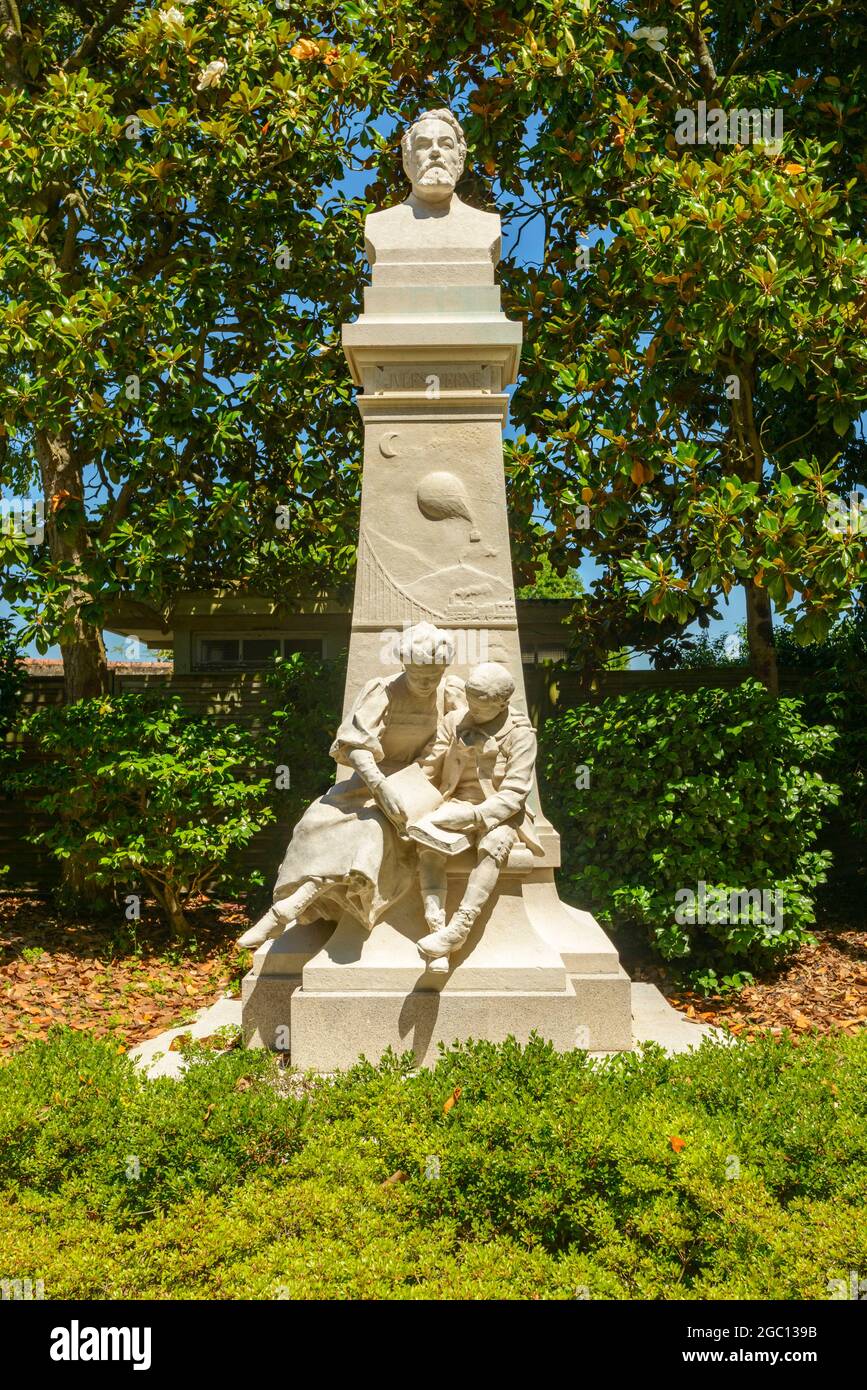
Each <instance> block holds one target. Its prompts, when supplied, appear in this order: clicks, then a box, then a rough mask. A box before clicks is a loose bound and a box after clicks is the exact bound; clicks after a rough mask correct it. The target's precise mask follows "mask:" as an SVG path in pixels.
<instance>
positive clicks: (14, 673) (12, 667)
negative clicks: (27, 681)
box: [0, 618, 24, 734]
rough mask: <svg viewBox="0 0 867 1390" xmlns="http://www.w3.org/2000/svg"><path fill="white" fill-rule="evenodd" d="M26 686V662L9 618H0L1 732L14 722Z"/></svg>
mask: <svg viewBox="0 0 867 1390" xmlns="http://www.w3.org/2000/svg"><path fill="white" fill-rule="evenodd" d="M23 688H24V663H23V661H22V660H21V652H20V651H19V649H18V642H17V639H16V636H15V630H14V628H13V626H12V623H11V621H10V620H9V618H0V734H2V733H4V732H5V731H6V729H8V728H9V726H10V724H11V723H12V722H13V720H14V718H15V715H16V713H17V710H18V706H19V704H20V702H21V692H22V690H23Z"/></svg>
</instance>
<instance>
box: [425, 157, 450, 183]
mask: <svg viewBox="0 0 867 1390" xmlns="http://www.w3.org/2000/svg"><path fill="white" fill-rule="evenodd" d="M430 174H436V175H441V176H444V177H445V178H447V179H453V175H452V173H451V171H450V170H449V169H448V167H447V166H446V165H445V164H444V163H443V162H442V160H439V159H426V160H424V161H423V162H421V163H420V164H419V166H418V177H419V178H420V179H424V178H427V177H428V175H430Z"/></svg>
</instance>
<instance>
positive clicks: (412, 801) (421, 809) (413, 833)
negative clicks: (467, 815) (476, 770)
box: [385, 763, 470, 854]
mask: <svg viewBox="0 0 867 1390" xmlns="http://www.w3.org/2000/svg"><path fill="white" fill-rule="evenodd" d="M385 781H386V785H387V786H389V787H390V788H391V789H392V791H393V792H395V793H396V795H397V796H398V797H399V799H400V802H401V804H402V806H403V807H404V810H405V811H406V833H407V835H408V836H409V837H410V839H411V840H415V841H417V843H418V844H420V845H424V846H425V847H426V848H427V849H435V850H439V852H440V854H461V853H463V851H464V850H465V849H469V848H470V841H469V839H468V838H467V836H466V835H464V834H462V833H461V832H460V831H459V830H446V829H445V828H444V827H443V826H441V825H435V824H433V823H432V822H431V820H430V815H431V812H432V811H435V810H436V809H437V807H439V806H442V804H443V799H444V798H443V797H442V795H441V794H440V792H439V791H438V790H437V788H436V787H435V786H434V784H433V782H432V781H431V780H430V778H429V777H426V776H425V774H424V773H423V772H422V770H421V768H420V767H419V765H418V763H410V765H409V767H402V768H401V769H400V771H399V772H393V773H392V774H391V776H390V777H386V779H385Z"/></svg>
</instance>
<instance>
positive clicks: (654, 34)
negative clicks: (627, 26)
mask: <svg viewBox="0 0 867 1390" xmlns="http://www.w3.org/2000/svg"><path fill="white" fill-rule="evenodd" d="M632 37H633V38H634V39H646V40H647V44H648V47H649V48H655V49H656V52H657V53H662V52H664V50H665V40H666V39H667V38H668V29H667V28H666V26H665V25H664V24H659V25H657V27H656V28H655V29H647V28H644V29H636V30H634V32H633V35H632Z"/></svg>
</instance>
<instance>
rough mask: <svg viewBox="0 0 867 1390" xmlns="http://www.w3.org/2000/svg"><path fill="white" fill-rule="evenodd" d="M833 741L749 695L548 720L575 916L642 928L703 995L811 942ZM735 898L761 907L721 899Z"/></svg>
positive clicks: (754, 690) (789, 710)
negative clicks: (718, 977) (584, 912)
mask: <svg viewBox="0 0 867 1390" xmlns="http://www.w3.org/2000/svg"><path fill="white" fill-rule="evenodd" d="M835 737H836V735H835V733H834V731H833V730H832V729H829V728H824V727H808V726H807V724H806V723H805V721H804V716H803V706H802V702H801V701H800V700H793V699H781V700H776V699H774V698H773V697H771V696H770V695H768V693H767V692H766V691H765V690H764V689H763V687H762V686H761V685H759V683H758V682H756V681H747V682H746V683H745V684H744V685H741V686H739V687H738V688H737V689H734V690H713V689H700V690H696V691H685V692H675V691H665V692H658V693H656V692H648V693H641V694H635V695H624V696H618V697H615V698H611V699H607V700H603V701H602V702H601V703H600V704H598V705H581V706H578V707H577V708H575V709H572V710H569V711H567V712H566V713H565V714H564V715H562V716H560V717H558V718H557V719H555V720H552V721H551V722H550V723H549V724H548V725H547V726H546V728H545V730H544V735H543V750H544V752H543V756H544V765H545V774H546V777H547V781H548V794H549V805H550V810H551V813H552V818H553V819H554V820H555V823H556V824H558V826H559V829H560V831H561V833H562V835H563V845H564V857H565V870H564V871H565V875H566V877H567V879H568V881H569V883H570V885H571V887H572V888H573V889H574V892H575V894H576V896H577V898H578V900H579V901H580V903H581V904H582V906H585V907H587V908H589V909H591V910H592V911H594V912H595V913H596V914H597V915H598V916H599V917H600V919H601V920H602V921H604V922H606V923H609V924H618V923H623V922H635V923H639V924H642V925H643V926H644V927H645V928H647V930H648V933H649V936H650V940H651V942H652V943H653V945H654V946H655V948H656V949H657V950H658V951H659V953H660V954H661V955H662V956H663V957H664V958H665V959H669V960H670V959H679V960H681V961H684V962H686V964H687V966H688V967H689V968H690V969H691V970H692V971H696V970H701V971H703V972H705V975H704V978H705V979H707V980H708V981H709V982H710V983H713V981H714V979H715V972H719V973H722V972H724V971H732V970H737V969H738V968H742V967H745V966H746V967H749V966H761V965H766V964H769V963H771V962H773V961H774V960H777V959H778V958H780V957H782V956H783V955H785V954H786V952H788V951H789V950H791V949H792V948H794V947H796V946H797V945H798V944H799V943H801V942H803V941H804V940H805V939H807V935H808V927H809V926H810V924H811V923H812V922H813V921H814V913H813V893H814V889H815V887H816V885H817V884H818V883H820V882H822V881H823V879H824V877H825V871H826V868H827V865H828V862H829V858H830V856H829V854H828V852H827V851H824V852H819V851H817V850H816V848H815V844H816V839H817V835H818V832H819V829H820V827H821V824H822V821H823V817H824V816H825V815H826V814H827V809H828V807H829V806H830V805H832V804H833V803H834V801H835V800H836V799H837V797H838V795H839V792H838V789H837V788H836V787H834V786H833V785H831V784H829V783H828V782H826V781H825V779H824V778H823V776H822V775H821V773H820V772H819V771H818V770H817V769H818V766H819V763H820V760H821V759H823V758H826V757H827V756H828V753H829V750H830V749H831V748H832V746H833V743H834V739H835ZM582 767H586V768H587V769H588V772H589V785H587V786H586V787H585V786H582V785H581V783H582V782H583V781H584V780H585V777H584V776H582V775H581V774H579V769H580V768H582ZM576 782H577V784H578V785H576ZM701 884H704V885H706V887H705V889H704V890H702V889H701V887H700V885H701ZM702 891H704V893H705V902H706V906H705V908H704V912H703V914H702V907H701V901H702V899H701V894H702ZM688 892H689V893H692V894H694V895H695V900H694V901H693V903H692V906H690V900H689V898H688V897H687V893H688ZM746 892H752V893H753V894H754V895H758V894H760V893H766V894H768V895H769V896H768V897H767V898H764V899H763V900H762V901H761V903H759V901H758V900H757V897H756V896H754V897H753V898H752V899H751V900H749V901H747V900H746V899H745V898H742V897H736V898H734V899H733V898H732V896H731V895H732V894H735V895H742V894H744V893H746ZM775 894H778V895H779V896H778V897H776V898H775V897H774V895H775ZM778 909H781V913H780V911H779V910H778ZM702 915H704V917H705V918H706V920H705V921H704V922H702V921H701V920H700V919H701V916H702ZM678 917H679V918H680V919H681V920H678ZM714 919H723V920H714ZM726 919H727V920H726Z"/></svg>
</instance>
